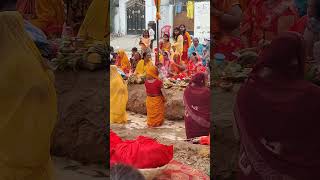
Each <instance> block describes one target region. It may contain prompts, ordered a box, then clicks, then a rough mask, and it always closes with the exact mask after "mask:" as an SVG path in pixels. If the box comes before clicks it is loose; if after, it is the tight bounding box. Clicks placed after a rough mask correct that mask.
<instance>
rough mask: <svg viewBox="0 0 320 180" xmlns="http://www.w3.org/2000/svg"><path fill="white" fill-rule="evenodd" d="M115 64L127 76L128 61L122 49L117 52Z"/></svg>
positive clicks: (128, 70) (128, 69)
mask: <svg viewBox="0 0 320 180" xmlns="http://www.w3.org/2000/svg"><path fill="white" fill-rule="evenodd" d="M116 64H117V66H118V67H119V68H120V69H121V70H122V71H123V72H124V73H126V74H128V73H129V72H130V61H129V58H128V56H127V54H126V52H125V51H124V50H123V49H120V50H119V51H118V60H117V63H116Z"/></svg>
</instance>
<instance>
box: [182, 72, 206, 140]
mask: <svg viewBox="0 0 320 180" xmlns="http://www.w3.org/2000/svg"><path fill="white" fill-rule="evenodd" d="M205 81H206V75H205V74H204V73H197V74H195V75H194V76H193V77H192V78H191V81H190V83H189V85H188V86H187V88H186V89H185V91H184V95H183V100H184V104H185V111H186V116H185V123H186V134H187V138H193V137H199V136H207V135H208V134H209V132H210V112H211V109H210V107H211V93H210V89H209V88H207V87H206V86H205Z"/></svg>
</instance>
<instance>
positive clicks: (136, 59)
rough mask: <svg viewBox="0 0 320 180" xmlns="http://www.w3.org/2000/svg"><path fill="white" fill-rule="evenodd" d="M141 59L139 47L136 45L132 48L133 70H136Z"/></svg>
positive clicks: (131, 62)
mask: <svg viewBox="0 0 320 180" xmlns="http://www.w3.org/2000/svg"><path fill="white" fill-rule="evenodd" d="M140 60H141V55H140V53H139V52H138V49H137V48H136V47H134V48H132V49H131V58H130V64H131V71H132V72H135V70H136V67H137V64H138V62H139V61H140Z"/></svg>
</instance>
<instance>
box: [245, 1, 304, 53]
mask: <svg viewBox="0 0 320 180" xmlns="http://www.w3.org/2000/svg"><path fill="white" fill-rule="evenodd" d="M266 3H267V2H266V1H265V0H252V1H251V2H250V4H249V6H248V9H247V11H246V12H245V13H244V19H243V21H242V23H241V27H240V34H241V36H242V37H243V38H245V39H246V40H247V45H248V46H249V47H258V45H259V42H260V41H261V40H267V41H271V40H272V39H273V38H274V37H276V36H277V35H278V34H279V33H281V32H279V25H283V24H289V22H283V23H282V22H281V23H279V22H280V20H281V19H282V18H286V21H290V20H289V19H287V18H293V19H294V22H295V21H296V20H297V19H298V12H297V10H296V8H295V4H294V2H293V1H292V0H279V1H277V2H275V3H274V4H273V5H272V6H273V7H272V8H270V7H267V4H266ZM252 17H255V18H252ZM294 22H293V23H294ZM293 23H292V24H291V25H290V24H289V25H288V29H289V28H290V26H292V25H293ZM288 29H287V30H288ZM283 31H286V30H285V29H283Z"/></svg>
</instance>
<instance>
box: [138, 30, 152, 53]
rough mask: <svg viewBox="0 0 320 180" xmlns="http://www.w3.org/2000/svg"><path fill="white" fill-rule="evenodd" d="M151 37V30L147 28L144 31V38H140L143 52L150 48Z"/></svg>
mask: <svg viewBox="0 0 320 180" xmlns="http://www.w3.org/2000/svg"><path fill="white" fill-rule="evenodd" d="M150 44H151V39H150V35H149V31H148V30H145V31H143V34H142V38H140V42H139V45H140V47H141V51H142V53H145V52H147V50H148V49H150Z"/></svg>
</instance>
